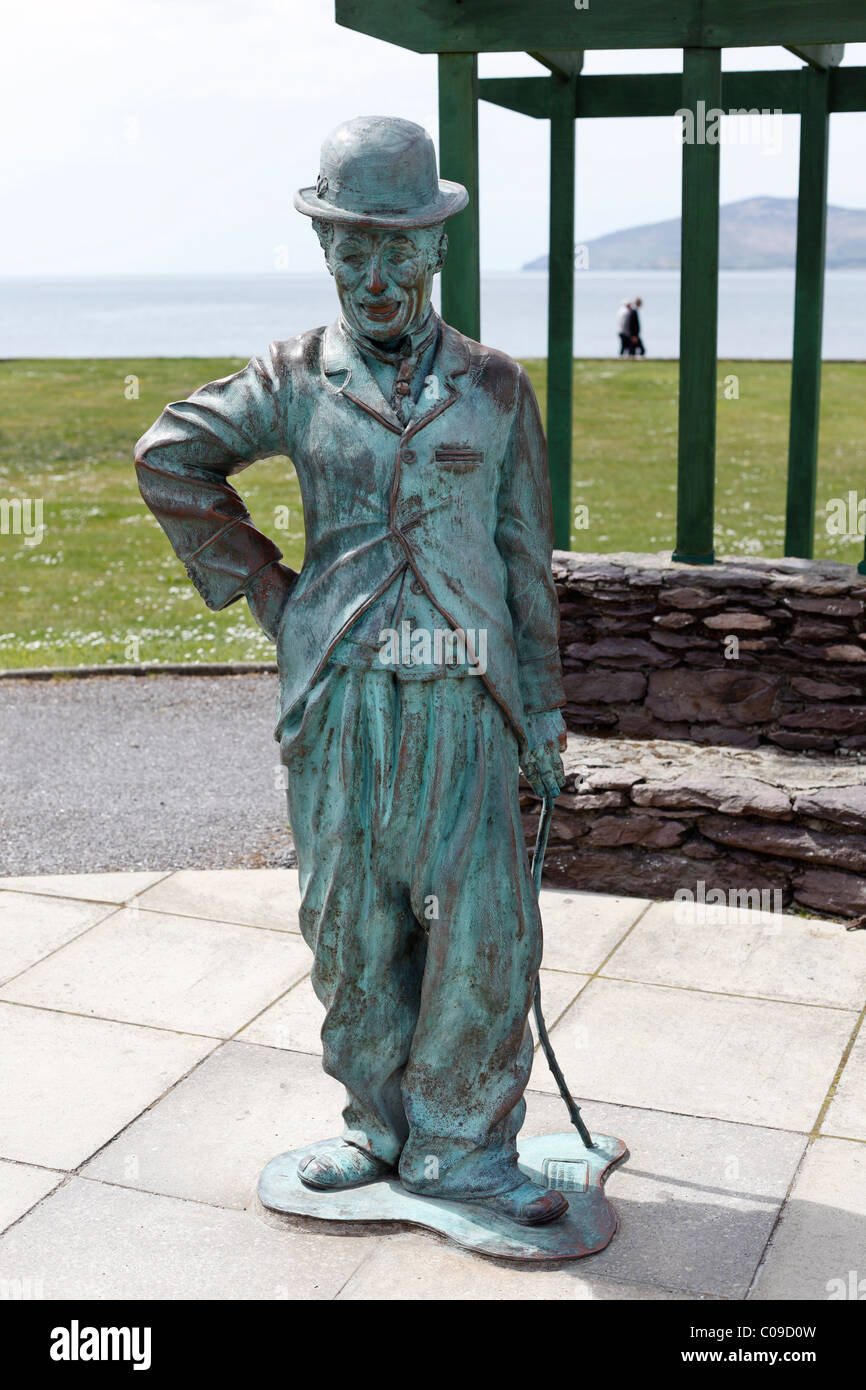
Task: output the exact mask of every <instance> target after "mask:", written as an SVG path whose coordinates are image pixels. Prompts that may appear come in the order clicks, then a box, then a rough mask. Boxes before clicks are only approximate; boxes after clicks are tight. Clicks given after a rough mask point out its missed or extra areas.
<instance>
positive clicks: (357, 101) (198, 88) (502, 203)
mask: <svg viewBox="0 0 866 1390" xmlns="http://www.w3.org/2000/svg"><path fill="white" fill-rule="evenodd" d="M399 8H400V4H399V0H395V30H397V29H399ZM333 13H334V11H333V4H332V3H331V0H242V2H241V3H238V0H75V3H74V4H69V2H68V0H65V2H64V0H28V3H27V4H26V5H15V6H12V5H10V6H9V7H8V8H7V10H6V13H5V17H4V24H3V46H2V53H0V122H2V130H3V131H4V135H5V137H6V138H5V139H4V140H3V141H2V147H0V190H2V192H0V197H2V205H3V215H2V217H0V276H2V275H100V274H123V273H128V274H168V273H196V272H198V273H208V274H213V273H217V274H221V273H247V272H257V271H261V272H270V271H272V270H274V269H276V268H280V267H287V268H288V269H290V270H294V271H298V272H308V271H311V270H318V269H319V268H320V265H321V259H320V257H321V253H320V251H319V248H318V243H317V242H316V240H315V236H314V234H313V232H312V230H311V228H310V225H309V222H308V220H307V219H306V218H304V217H301V216H300V215H299V214H298V213H296V212H295V210H294V208H293V206H292V193H293V191H294V189H295V188H297V187H298V186H299V185H302V184H309V183H312V182H314V181H315V177H316V173H317V171H318V151H319V146H320V144H321V141H322V137H323V136H324V135H325V134H326V133H327V131H328V130H329V129H331V128H332V127H333V126H334V125H337V124H338V123H339V122H340V121H342V120H346V119H348V118H349V117H351V116H356V115H368V114H385V115H399V116H404V117H407V118H409V119H410V120H415V121H418V122H420V123H421V124H422V125H424V126H426V127H427V128H428V129H429V130H430V132H431V134H432V135H433V137H434V139H435V138H436V135H437V130H436V121H437V118H436V58H435V56H433V55H419V54H414V53H410V52H408V51H407V50H404V49H401V48H399V47H397V46H395V45H391V44H386V43H381V42H379V41H378V40H375V39H370V38H367V37H365V36H364V35H361V34H355V33H352V32H351V31H349V30H346V29H341V28H339V27H338V26H337V25H336V24H335V23H334V18H333ZM851 63H854V64H866V44H854V45H850V46H849V48H848V49H847V50H846V55H845V65H846V66H847V65H848V64H851ZM723 64H724V66H725V67H726V68H735V67H737V68H745V67H749V68H762V67H799V66H800V63H799V60H798V59H796V58H794V57H793V55H791V54H788V53H786V52H785V50H784V49H781V48H773V49H740V50H737V49H728V50H725V54H724V57H723ZM680 66H681V54H680V53H679V51H675V50H656V51H652V52H643V53H640V52H637V51H628V50H626V51H622V52H592V53H590V54H588V55H587V58H586V63H585V66H584V71H585V72H587V73H591V74H603V73H606V72H611V73H613V72H649V71H656V72H662V71H667V72H673V71H678V70H679V68H680ZM479 70H480V73H481V76H484V77H498V76H524V75H537V74H543V72H544V69H542V68H541V67H539V66H538V65H537V64H536V63H535V62H534V61H533V60H532V59H531V58H529V57H528V56H527V55H525V54H520V53H506V54H491V55H482V57H481V58H480V60H479ZM479 125H480V163H481V207H480V219H481V243H482V244H481V254H482V267H483V269H484V270H486V271H491V272H492V271H508V270H516V269H519V268H520V266H521V265H522V264H523V263H524V262H525V261H528V260H531V259H533V258H534V257H535V256H537V255H539V254H541V253H543V252H544V251H545V249H546V243H547V187H548V142H547V123H546V122H542V121H534V120H532V119H530V118H528V117H525V116H519V115H516V114H514V113H512V112H509V111H505V110H503V109H501V108H498V107H495V106H491V105H489V104H488V103H484V102H482V103H481V107H480V116H479ZM797 127H798V121H797V119H796V118H795V117H785V118H783V119H782V120H781V124H780V127H779V129H778V131H777V132H776V133H774V134H773V136H772V138H767V139H765V140H764V142H763V143H762V144H751V145H733V144H731V145H727V146H725V147H724V148H723V150H722V175H721V182H722V194H721V196H722V202H732V201H734V200H736V199H739V198H747V197H753V196H758V195H773V196H777V197H795V196H796V192H797V143H798V130H797ZM678 132H679V123H678V122H677V121H676V120H675V119H673V118H671V119H656V120H649V119H643V120H640V119H638V120H605V121H598V120H593V121H584V122H580V123H579V124H578V136H577V171H578V172H577V187H576V200H577V201H576V209H577V214H576V219H577V226H576V236H577V240H578V242H586V241H589V240H591V239H592V238H594V237H596V236H599V235H602V234H603V233H605V232H609V231H614V230H617V229H619V228H623V227H629V226H634V225H636V224H639V223H643V222H656V221H661V220H662V219H664V218H668V217H676V216H678V215H679V205H680V145H679V133H678ZM830 148H831V153H830V201H831V202H833V203H836V204H839V205H841V206H844V207H856V208H866V159H864V150H866V113H864V114H858V115H840V116H834V117H833V119H832V122H831V140H830Z"/></svg>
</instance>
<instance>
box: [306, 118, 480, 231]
mask: <svg viewBox="0 0 866 1390" xmlns="http://www.w3.org/2000/svg"><path fill="white" fill-rule="evenodd" d="M468 202H469V194H468V193H467V192H466V189H465V188H464V187H463V185H462V183H452V182H451V180H450V179H440V178H437V171H436V151H435V150H434V148H433V141H432V140H431V139H430V136H429V135H428V134H427V132H426V130H424V128H423V127H422V126H420V125H415V123H414V121H403V120H400V119H399V118H398V117H396V116H357V117H356V118H355V119H354V120H352V121H344V123H343V124H342V125H338V126H337V128H336V130H332V131H331V133H330V135H328V136H327V137H326V139H325V143H324V144H323V145H322V154H321V165H320V172H319V177H318V179H317V181H316V186H315V188H299V189H298V191H297V193H296V194H295V207H296V208H297V209H298V211H299V212H302V213H304V214H305V216H307V217H320V218H322V219H323V220H325V221H327V222H354V223H358V224H360V225H362V226H365V227H432V226H435V225H436V223H438V222H444V221H445V219H446V218H447V217H452V216H453V214H454V213H455V212H460V210H461V208H465V206H466V204H467V203H468Z"/></svg>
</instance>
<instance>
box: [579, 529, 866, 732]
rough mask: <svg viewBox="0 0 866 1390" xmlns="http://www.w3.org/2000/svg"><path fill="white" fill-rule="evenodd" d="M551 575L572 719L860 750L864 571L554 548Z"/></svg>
mask: <svg viewBox="0 0 866 1390" xmlns="http://www.w3.org/2000/svg"><path fill="white" fill-rule="evenodd" d="M554 577H555V580H556V584H557V590H558V593H559V600H560V611H561V615H562V634H561V648H562V655H563V668H564V673H565V689H566V698H567V704H566V708H565V717H566V723H567V724H568V727H569V728H570V729H571V730H574V731H575V732H578V733H592V734H595V735H599V736H602V737H610V736H616V737H619V738H623V737H625V738H636V739H650V738H664V739H675V740H689V741H691V742H695V743H700V744H716V745H717V744H728V745H734V746H736V747H740V748H754V747H757V746H758V745H759V744H768V745H771V746H772V745H776V746H777V747H780V748H786V749H791V750H810V751H813V752H819V753H832V752H842V753H851V752H856V750H859V749H866V616H864V600H866V576H861V575H858V574H857V572H856V569H855V568H854V567H853V566H851V565H842V564H836V563H833V562H830V561H826V562H811V561H800V560H761V559H750V558H734V559H727V560H723V561H720V562H719V563H718V564H715V565H709V566H695V565H680V564H674V563H673V562H672V561H671V560H670V559H669V557H667V556H666V555H638V554H624V555H575V554H567V553H565V552H562V551H557V552H556V553H555V555H554ZM732 639H733V640H732Z"/></svg>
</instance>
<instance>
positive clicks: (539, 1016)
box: [532, 795, 595, 1149]
mask: <svg viewBox="0 0 866 1390" xmlns="http://www.w3.org/2000/svg"><path fill="white" fill-rule="evenodd" d="M554 799H555V798H554V797H552V796H549V795H545V797H544V804H543V806H542V808H541V819H540V820H539V822H538V834H537V835H536V837H535V850H534V852H533V855H532V882H533V885H534V887H535V896H536V897H537V898H538V897H540V895H541V873H542V869H543V868H544V855H545V852H546V850H547V841H548V838H549V836H550V823H551V821H552V820H553V803H554ZM532 1008H533V1012H534V1014H535V1025H536V1027H537V1029H538V1037H539V1040H540V1042H541V1046H542V1047H543V1048H544V1055H545V1057H546V1058H547V1065H548V1066H549V1067H550V1070H551V1071H552V1072H553V1079H554V1081H555V1082H556V1084H557V1086H558V1087H559V1094H560V1095H561V1096H562V1099H563V1100H564V1101H565V1104H566V1107H567V1109H568V1114H569V1118H570V1120H571V1123H572V1124H573V1125H574V1127H575V1129H576V1130H577V1132H578V1134H579V1135H580V1137H581V1139H582V1140H583V1142H584V1144H585V1145H586V1147H587V1148H588V1149H594V1148H595V1145H594V1144H593V1142H592V1136H591V1135H590V1132H589V1130H588V1129H587V1127H586V1125H585V1124H584V1122H583V1120H582V1118H581V1114H580V1106H579V1105H578V1104H577V1102H576V1101H575V1099H574V1097H573V1095H572V1094H571V1092H570V1090H569V1089H568V1086H567V1084H566V1080H565V1077H564V1076H563V1074H562V1068H561V1067H560V1065H559V1063H558V1062H557V1060H556V1053H555V1052H554V1050H553V1048H552V1046H551V1043H550V1038H549V1037H548V1035H547V1024H546V1023H545V1022H544V1014H543V1013H542V1012H541V982H540V979H539V977H538V976H536V978H535V994H534V996H533V1000H532Z"/></svg>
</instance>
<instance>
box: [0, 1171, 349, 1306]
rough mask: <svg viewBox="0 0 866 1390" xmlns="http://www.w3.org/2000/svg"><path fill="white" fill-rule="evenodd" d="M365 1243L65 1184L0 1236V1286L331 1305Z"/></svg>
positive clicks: (52, 1293) (57, 1295)
mask: <svg viewBox="0 0 866 1390" xmlns="http://www.w3.org/2000/svg"><path fill="white" fill-rule="evenodd" d="M374 1247H375V1239H374V1238H371V1237H369V1236H338V1235H331V1236H324V1235H318V1234H316V1235H308V1234H306V1233H305V1232H300V1231H293V1232H292V1233H291V1236H289V1237H287V1235H286V1233H285V1232H282V1231H277V1230H274V1229H272V1228H271V1227H269V1226H267V1225H266V1224H265V1223H264V1222H263V1221H259V1220H257V1219H256V1218H255V1217H254V1216H252V1215H249V1214H247V1213H245V1212H238V1211H224V1210H221V1209H220V1208H218V1207H210V1206H203V1205H200V1204H199V1203H197V1202H183V1201H179V1200H178V1199H176V1198H174V1197H161V1196H155V1195H154V1194H152V1193H149V1192H134V1191H131V1190H130V1189H128V1188H122V1187H110V1186H107V1185H105V1184H103V1183H100V1182H93V1181H90V1180H88V1179H86V1178H73V1179H72V1181H71V1182H70V1183H68V1184H67V1186H66V1187H63V1188H61V1189H59V1191H57V1192H55V1193H54V1194H53V1195H52V1196H51V1197H48V1198H47V1199H46V1200H45V1201H44V1202H42V1203H40V1205H39V1206H38V1207H37V1208H36V1209H35V1210H34V1211H32V1212H31V1213H30V1214H29V1215H28V1216H25V1217H24V1219H23V1220H22V1221H19V1222H18V1224H17V1225H16V1226H13V1227H12V1228H11V1230H9V1231H7V1232H6V1234H5V1235H4V1236H0V1280H3V1279H10V1280H11V1279H16V1278H20V1277H21V1276H22V1275H26V1276H29V1277H30V1278H33V1279H38V1280H40V1281H41V1284H42V1287H43V1289H44V1294H43V1296H44V1298H46V1299H67V1298H68V1299H75V1301H76V1302H79V1301H84V1300H87V1299H100V1300H102V1299H113V1298H121V1299H148V1300H150V1299H171V1300H183V1299H197V1300H198V1299H208V1298H216V1299H226V1300H231V1301H232V1302H235V1301H238V1300H246V1299H274V1300H275V1301H280V1300H286V1299H292V1300H311V1299H331V1298H333V1297H334V1296H335V1295H336V1294H337V1293H338V1292H339V1290H340V1289H341V1288H342V1287H343V1285H344V1284H345V1283H346V1281H347V1279H349V1278H350V1277H351V1275H352V1274H353V1273H354V1271H355V1269H357V1267H358V1265H359V1264H360V1262H361V1261H362V1260H363V1259H364V1257H365V1255H367V1254H368V1253H370V1251H371V1249H372V1248H374Z"/></svg>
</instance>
